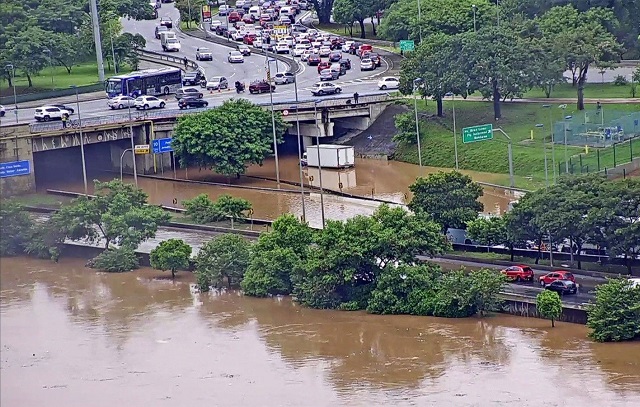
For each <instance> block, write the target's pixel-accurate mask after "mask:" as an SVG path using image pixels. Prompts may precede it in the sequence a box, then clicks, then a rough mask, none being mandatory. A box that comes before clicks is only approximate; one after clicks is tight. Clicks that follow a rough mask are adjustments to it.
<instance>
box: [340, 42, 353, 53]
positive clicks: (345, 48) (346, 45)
mask: <svg viewBox="0 0 640 407" xmlns="http://www.w3.org/2000/svg"><path fill="white" fill-rule="evenodd" d="M353 43H354V41H346V42H345V43H344V44H342V52H349V48H351V44H353Z"/></svg>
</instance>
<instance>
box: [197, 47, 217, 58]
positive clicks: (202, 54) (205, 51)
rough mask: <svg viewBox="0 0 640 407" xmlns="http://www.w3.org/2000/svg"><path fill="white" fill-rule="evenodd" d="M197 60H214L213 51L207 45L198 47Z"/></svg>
mask: <svg viewBox="0 0 640 407" xmlns="http://www.w3.org/2000/svg"><path fill="white" fill-rule="evenodd" d="M196 61H213V53H212V52H211V50H210V49H209V48H206V47H201V48H197V49H196Z"/></svg>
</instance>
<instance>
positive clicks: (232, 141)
mask: <svg viewBox="0 0 640 407" xmlns="http://www.w3.org/2000/svg"><path fill="white" fill-rule="evenodd" d="M275 127H276V135H277V141H278V143H282V142H283V138H282V136H283V134H284V132H285V130H286V128H287V125H286V124H285V123H284V121H283V120H282V116H281V115H280V114H277V115H276V119H275ZM171 144H172V147H173V150H174V151H175V153H176V154H177V156H178V157H179V159H180V165H181V166H183V167H185V166H190V165H191V166H200V167H205V168H210V169H212V170H213V171H215V172H217V173H219V174H225V175H230V176H240V175H241V174H244V173H245V171H246V169H247V167H248V165H250V164H262V162H263V160H264V159H265V158H266V157H267V156H268V155H269V154H271V152H272V151H273V147H274V146H273V133H272V123H271V113H270V112H268V111H266V110H265V109H263V108H262V107H260V106H258V105H255V104H253V103H251V102H249V101H248V100H246V99H238V100H234V99H231V100H227V101H225V102H224V103H223V104H222V105H221V106H219V107H216V108H213V109H209V110H206V111H204V112H200V113H196V114H189V115H184V116H181V117H179V118H178V123H177V125H176V128H175V134H174V136H173V139H172V143H171Z"/></svg>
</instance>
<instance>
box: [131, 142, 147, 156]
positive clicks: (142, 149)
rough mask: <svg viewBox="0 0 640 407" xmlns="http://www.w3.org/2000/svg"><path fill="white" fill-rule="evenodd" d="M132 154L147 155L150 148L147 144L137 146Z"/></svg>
mask: <svg viewBox="0 0 640 407" xmlns="http://www.w3.org/2000/svg"><path fill="white" fill-rule="evenodd" d="M133 152H134V153H136V154H149V153H150V152H151V148H150V146H149V144H137V145H136V146H135V147H134V148H133Z"/></svg>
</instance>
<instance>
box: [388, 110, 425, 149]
mask: <svg viewBox="0 0 640 407" xmlns="http://www.w3.org/2000/svg"><path fill="white" fill-rule="evenodd" d="M393 120H394V125H395V126H396V130H397V131H398V133H396V135H394V136H393V141H395V142H396V143H403V144H416V143H417V142H418V140H417V139H416V119H415V116H414V114H413V113H412V112H406V113H400V114H397V115H396V116H395V117H394V118H393ZM418 125H420V121H418ZM420 127H422V126H420Z"/></svg>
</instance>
